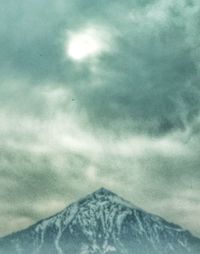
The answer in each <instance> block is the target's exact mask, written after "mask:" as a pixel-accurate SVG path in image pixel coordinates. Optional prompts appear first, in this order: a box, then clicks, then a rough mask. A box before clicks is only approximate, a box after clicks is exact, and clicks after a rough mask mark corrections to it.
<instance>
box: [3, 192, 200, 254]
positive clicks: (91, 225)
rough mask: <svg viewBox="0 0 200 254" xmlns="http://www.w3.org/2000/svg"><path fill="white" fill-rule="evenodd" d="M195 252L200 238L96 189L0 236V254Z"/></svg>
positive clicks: (199, 247)
mask: <svg viewBox="0 0 200 254" xmlns="http://www.w3.org/2000/svg"><path fill="white" fill-rule="evenodd" d="M11 253H12V254H106V253H107V254H111V253H113V254H188V253H191V254H199V253H200V239H198V238H196V237H194V236H193V235H192V234H191V233H190V232H188V231H186V230H184V229H182V228H181V227H179V226H177V225H174V224H172V223H169V222H167V221H165V220H164V219H162V218H160V217H159V216H156V215H152V214H149V213H147V212H145V211H143V210H142V209H140V208H137V207H135V206H134V205H132V204H131V203H129V202H128V201H125V200H124V199H123V198H121V197H119V196H118V195H116V194H115V193H113V192H111V191H109V190H107V189H105V188H101V189H99V190H97V191H95V192H94V193H92V194H90V195H88V196H86V197H85V198H83V199H81V200H79V201H78V202H75V203H73V204H71V205H70V206H68V207H67V208H65V209H64V210H63V211H61V212H60V213H58V214H56V215H54V216H52V217H50V218H47V219H44V220H41V221H40V222H38V223H36V224H35V225H33V226H31V227H29V228H27V229H25V230H22V231H20V232H17V233H14V234H11V235H9V236H6V237H4V238H1V239H0V254H11Z"/></svg>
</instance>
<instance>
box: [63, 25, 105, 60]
mask: <svg viewBox="0 0 200 254" xmlns="http://www.w3.org/2000/svg"><path fill="white" fill-rule="evenodd" d="M105 46H106V45H105V39H104V38H103V36H102V34H101V33H100V32H99V31H98V30H97V29H95V28H88V29H85V30H82V31H79V32H76V33H70V34H69V39H68V42H67V44H66V53H67V55H68V56H69V57H70V58H71V59H73V60H76V61H82V60H85V59H87V58H91V57H94V56H97V55H99V54H100V53H101V52H102V51H103V50H104V49H105Z"/></svg>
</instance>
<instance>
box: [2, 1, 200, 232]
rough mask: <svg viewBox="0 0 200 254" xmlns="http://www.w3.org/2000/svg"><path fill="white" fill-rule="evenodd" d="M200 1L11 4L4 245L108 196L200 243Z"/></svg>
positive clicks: (5, 8) (5, 53)
mask: <svg viewBox="0 0 200 254" xmlns="http://www.w3.org/2000/svg"><path fill="white" fill-rule="evenodd" d="M199 29H200V3H199V1H198V0H167V1H166V0H126V1H121V0H112V1H111V0H98V1H93V0H73V1H72V0H71V1H66V0H15V1H13V0H3V1H1V5H0V221H1V223H0V235H5V234H7V233H10V232H12V231H15V230H19V229H22V228H24V227H26V226H28V225H30V224H32V223H34V222H36V221H38V220H39V219H41V218H44V217H47V216H49V215H52V214H54V213H55V212H58V211H60V210H61V209H63V208H64V207H65V206H67V205H69V204H70V202H72V201H74V200H77V199H79V198H80V197H83V196H84V195H86V194H88V193H90V192H93V191H95V190H96V189H98V188H99V187H101V186H104V187H106V188H108V189H110V190H112V191H114V192H116V193H118V194H119V195H121V196H123V197H124V198H125V199H128V200H130V201H131V202H132V203H134V204H136V205H137V206H140V207H141V208H143V209H145V210H147V211H149V212H152V213H155V214H158V215H161V216H162V217H164V218H165V219H167V220H169V221H172V222H174V223H176V224H179V225H181V226H183V227H184V228H187V229H189V230H191V231H192V232H193V233H194V234H196V235H198V236H200V219H199V214H200V158H199V153H200V83H199V82H200V76H199V74H200V62H199V60H200V34H199Z"/></svg>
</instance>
